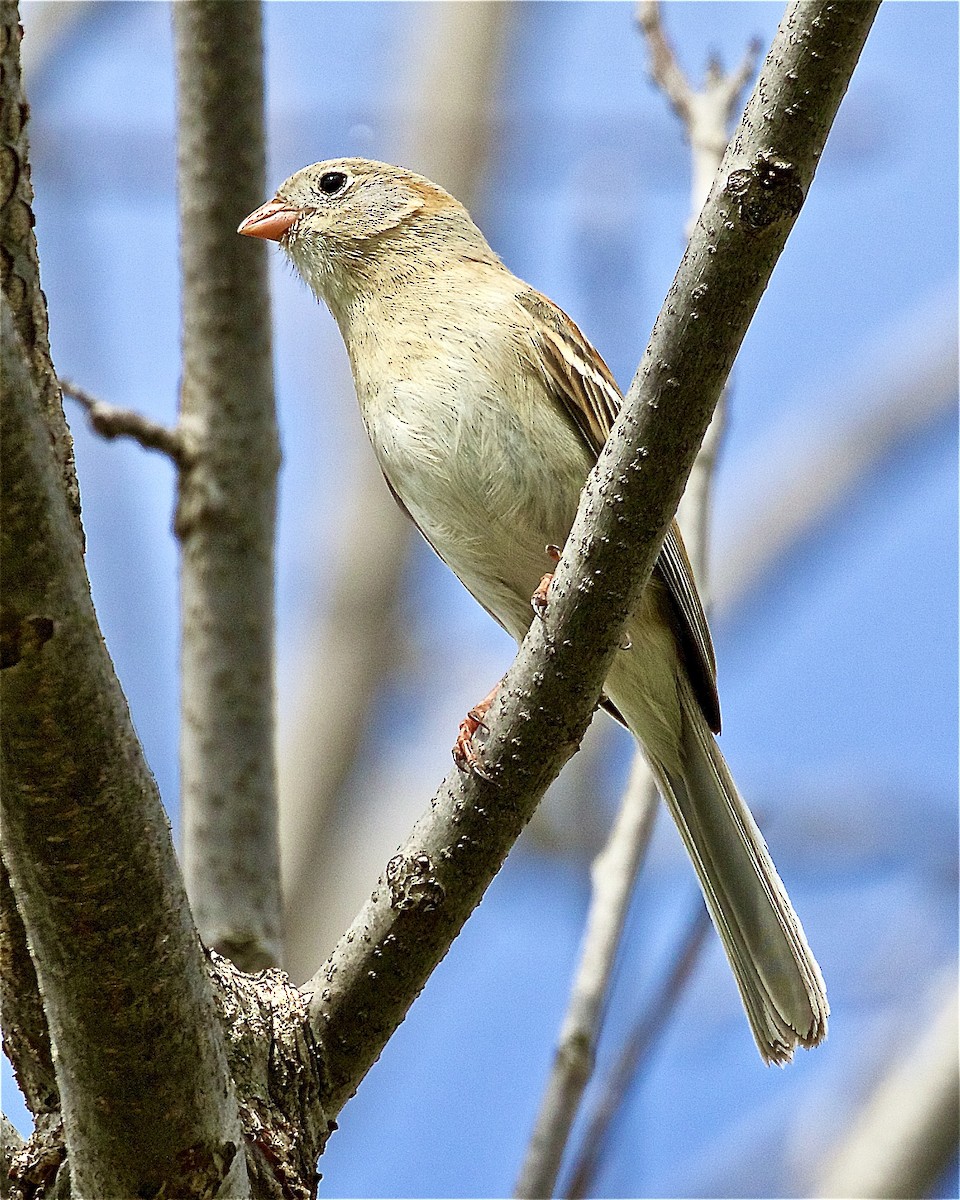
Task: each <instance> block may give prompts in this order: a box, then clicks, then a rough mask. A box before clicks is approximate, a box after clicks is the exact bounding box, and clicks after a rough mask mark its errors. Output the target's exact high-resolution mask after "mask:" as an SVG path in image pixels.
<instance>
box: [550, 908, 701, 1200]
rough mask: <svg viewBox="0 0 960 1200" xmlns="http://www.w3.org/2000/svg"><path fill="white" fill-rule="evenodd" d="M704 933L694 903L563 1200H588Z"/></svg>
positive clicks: (608, 1086)
mask: <svg viewBox="0 0 960 1200" xmlns="http://www.w3.org/2000/svg"><path fill="white" fill-rule="evenodd" d="M709 932H710V916H709V914H708V912H707V909H706V906H705V905H704V903H703V901H702V900H701V899H700V898H699V897H698V898H697V907H696V910H695V911H694V912H693V914H692V915H691V917H690V920H689V922H688V924H687V928H686V931H685V932H684V934H683V936H682V938H681V939H680V942H679V943H678V945H677V949H676V952H675V954H674V958H673V963H672V965H671V966H670V969H669V970H668V971H667V973H666V975H665V976H664V978H663V982H662V984H661V986H660V989H659V990H658V992H657V993H656V995H655V996H654V997H653V1000H652V1001H651V1002H650V1006H649V1008H648V1009H647V1011H646V1012H645V1013H644V1014H643V1016H642V1017H641V1018H640V1020H639V1021H637V1023H636V1025H634V1027H633V1029H632V1031H631V1033H630V1036H629V1037H628V1038H627V1040H626V1041H625V1042H624V1044H623V1047H622V1049H621V1050H620V1054H619V1055H618V1056H617V1060H616V1062H615V1063H614V1065H613V1067H612V1068H611V1069H610V1072H609V1074H608V1075H607V1078H606V1080H605V1082H604V1085H603V1091H602V1094H601V1096H600V1099H599V1100H598V1102H597V1105H596V1107H595V1108H594V1111H593V1115H592V1116H591V1118H590V1122H589V1124H588V1125H587V1128H586V1131H585V1133H584V1135H583V1139H582V1141H581V1143H580V1151H579V1153H578V1155H577V1157H576V1159H575V1160H574V1163H573V1169H572V1171H571V1175H570V1182H569V1183H568V1184H567V1186H566V1188H565V1189H564V1195H565V1196H567V1197H568V1200H581V1197H583V1196H589V1195H592V1194H593V1185H594V1183H595V1181H596V1174H597V1168H598V1166H599V1164H600V1162H601V1161H602V1159H603V1154H604V1151H605V1149H606V1145H607V1138H608V1135H609V1132H610V1127H611V1125H612V1124H613V1121H614V1119H615V1117H616V1115H617V1113H618V1112H619V1111H620V1109H621V1108H622V1106H623V1101H624V1098H625V1097H626V1095H627V1092H628V1091H629V1089H630V1086H631V1084H632V1083H633V1080H634V1079H635V1078H636V1075H637V1071H638V1070H639V1069H640V1066H641V1065H642V1063H643V1061H644V1059H645V1058H646V1056H647V1055H648V1054H649V1053H650V1051H651V1050H652V1049H653V1047H654V1046H655V1045H656V1041H657V1038H658V1037H659V1035H660V1033H661V1031H662V1030H663V1028H664V1026H665V1025H666V1024H667V1022H668V1021H669V1020H670V1017H671V1015H672V1014H673V1013H674V1011H675V1010H676V1007H677V1002H678V1000H679V999H680V997H681V996H682V995H683V991H684V988H685V987H686V986H687V982H688V980H689V979H690V977H691V975H692V974H693V969H694V967H695V966H696V965H697V960H698V959H699V957H700V951H701V950H702V949H703V946H704V944H705V943H706V940H707V934H708V933H709Z"/></svg>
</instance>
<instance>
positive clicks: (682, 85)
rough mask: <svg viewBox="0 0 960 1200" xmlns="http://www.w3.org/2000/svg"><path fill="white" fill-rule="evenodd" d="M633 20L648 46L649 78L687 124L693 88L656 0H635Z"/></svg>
mask: <svg viewBox="0 0 960 1200" xmlns="http://www.w3.org/2000/svg"><path fill="white" fill-rule="evenodd" d="M636 20H637V26H638V28H639V29H640V32H641V33H642V34H643V36H644V38H645V40H646V43H647V46H648V47H649V49H650V78H651V79H652V80H653V82H654V83H655V84H656V85H657V87H658V88H659V89H660V90H661V91H662V92H663V94H664V95H665V96H666V97H667V99H668V100H669V101H670V104H671V105H672V107H673V111H674V112H675V113H676V114H677V116H678V117H679V118H680V120H681V121H683V123H684V125H689V123H690V101H691V98H692V96H693V89H692V88H691V87H690V84H689V82H688V81H687V77H686V75H684V73H683V70H682V69H681V67H680V64H679V63H678V62H677V57H676V55H675V54H674V52H673V47H672V46H671V45H670V43H669V42H668V41H667V37H666V34H665V33H664V32H663V25H662V24H661V21H660V5H659V4H658V3H657V0H639V2H638V4H637V11H636Z"/></svg>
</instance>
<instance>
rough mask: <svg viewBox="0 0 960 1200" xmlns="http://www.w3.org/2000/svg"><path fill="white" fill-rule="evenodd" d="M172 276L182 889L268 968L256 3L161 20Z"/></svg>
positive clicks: (269, 626) (267, 598)
mask: <svg viewBox="0 0 960 1200" xmlns="http://www.w3.org/2000/svg"><path fill="white" fill-rule="evenodd" d="M173 17H174V28H175V33H176V47H177V77H178V130H179V133H178V173H179V192H180V246H181V266H182V272H183V337H182V341H183V383H182V389H181V397H180V423H179V429H180V436H181V439H182V445H183V458H182V460H181V465H180V472H179V495H178V500H177V515H176V531H177V535H178V537H179V538H180V544H181V548H182V552H183V553H182V560H181V610H182V633H183V636H182V657H181V673H182V674H181V689H182V691H181V695H182V712H183V728H182V733H181V784H182V792H181V795H182V811H183V829H184V873H185V876H186V880H187V890H188V892H189V894H190V899H191V903H192V904H193V910H194V914H195V916H196V920H197V926H198V928H199V930H200V934H201V936H202V938H203V940H204V942H205V944H206V945H208V946H212V947H214V948H216V949H217V950H219V951H221V953H223V954H226V955H228V956H229V957H230V958H232V959H233V961H234V962H236V963H237V965H238V966H240V967H242V968H244V969H245V970H256V969H259V968H261V967H266V966H271V965H275V964H276V963H278V962H279V960H280V863H279V850H278V847H277V797H276V765H275V761H274V678H273V637H274V630H273V620H274V601H273V594H274V560H273V553H274V551H273V540H274V525H275V516H276V485H277V471H278V469H279V465H280V451H279V442H278V436H277V428H276V420H275V417H274V403H273V377H272V366H271V360H270V307H269V294H268V291H267V276H266V258H265V254H266V251H265V247H264V246H263V245H261V244H259V243H258V242H256V241H255V240H254V239H251V238H241V237H237V235H236V229H237V225H238V224H239V223H240V220H241V219H242V218H243V217H244V216H245V215H246V214H247V213H248V212H250V211H251V209H253V208H256V206H257V205H258V204H260V203H261V202H262V200H263V195H264V188H265V186H266V185H265V166H264V162H265V152H264V134H263V61H262V60H263V47H262V39H261V28H260V26H261V12H260V5H259V4H255V3H247V4H236V3H232V2H229V0H185V2H182V3H179V4H175V5H174V6H173Z"/></svg>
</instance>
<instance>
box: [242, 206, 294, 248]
mask: <svg viewBox="0 0 960 1200" xmlns="http://www.w3.org/2000/svg"><path fill="white" fill-rule="evenodd" d="M299 216H300V210H299V209H298V208H293V207H292V205H289V204H285V203H284V202H283V201H282V200H268V201H267V203H266V204H261V205H260V207H259V208H258V209H256V211H255V212H252V213H251V214H250V216H249V217H244V218H243V220H242V221H241V222H240V225H239V227H238V228H237V233H243V234H246V235H247V237H258V238H266V239H267V241H271V242H278V241H279V240H280V238H281V237H282V236H283V235H284V234H285V233H286V232H287V230H288V229H289V228H290V226H291V225H292V224H293V223H294V221H295V220H296V219H297V217H299Z"/></svg>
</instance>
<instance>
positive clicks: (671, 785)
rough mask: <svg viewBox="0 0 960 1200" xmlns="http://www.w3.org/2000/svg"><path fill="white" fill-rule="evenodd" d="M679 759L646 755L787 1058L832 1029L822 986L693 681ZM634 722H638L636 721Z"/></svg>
mask: <svg viewBox="0 0 960 1200" xmlns="http://www.w3.org/2000/svg"><path fill="white" fill-rule="evenodd" d="M680 701H681V708H682V710H683V733H682V738H681V752H682V767H681V769H680V770H678V769H677V768H676V767H673V768H667V767H666V766H664V764H662V763H660V762H658V761H657V760H656V759H655V758H653V757H651V758H650V765H651V768H652V770H653V772H654V775H655V776H656V778H657V782H658V784H659V786H660V789H661V791H662V793H663V796H664V799H665V801H666V803H667V805H668V807H669V809H670V812H671V815H672V816H673V818H674V821H675V822H676V824H677V828H678V829H679V831H680V836H681V838H682V839H683V842H684V845H685V846H686V848H687V851H688V852H689V854H690V858H691V859H692V861H693V865H694V868H695V869H696V873H697V878H698V879H699V881H700V886H701V888H702V889H703V894H704V899H705V900H706V903H707V908H708V910H709V912H710V915H711V917H712V918H713V921H714V924H715V925H716V927H717V932H718V933H719V934H720V939H721V941H722V942H723V947H724V950H725V951H726V954H727V958H728V959H729V960H730V965H731V967H732V968H733V973H734V976H735V977H736V981H737V985H738V987H739V989H740V995H741V997H742V999H743V1004H744V1008H745V1009H746V1012H747V1017H748V1019H749V1021H750V1027H751V1029H752V1031H753V1036H754V1038H755V1039H756V1042H757V1046H758V1047H759V1049H760V1053H761V1055H762V1056H763V1058H764V1059H765V1061H767V1062H772V1063H778V1064H783V1063H787V1062H789V1061H790V1059H791V1058H792V1057H793V1051H794V1049H795V1048H796V1046H797V1045H801V1046H815V1045H816V1044H817V1043H818V1042H820V1041H822V1040H823V1038H824V1037H825V1036H826V1032H827V1016H828V1014H829V1006H828V1004H827V997H826V990H825V987H824V983H823V977H822V975H821V974H820V968H819V967H818V966H817V962H816V959H815V958H814V957H813V954H812V953H811V951H810V947H809V946H808V945H807V940H806V937H805V936H804V932H803V927H802V926H801V924H800V919H799V917H798V916H797V914H796V912H795V911H794V909H793V905H792V904H791V903H790V899H789V897H788V896H787V893H786V890H785V888H784V886H783V884H782V883H781V881H780V877H779V876H778V874H777V871H776V868H775V867H774V865H773V861H772V859H771V858H770V854H769V851H768V850H767V846H766V843H765V842H764V840H763V836H762V834H761V833H760V830H759V829H758V828H757V824H756V822H755V821H754V819H753V816H752V815H751V813H750V810H749V809H748V808H747V806H746V804H745V803H744V801H743V799H742V798H741V796H740V794H739V792H738V791H737V787H736V784H735V783H734V782H733V778H732V777H731V775H730V771H729V769H728V767H727V764H726V763H725V762H724V759H723V755H722V754H721V753H720V748H719V747H718V746H717V743H716V741H715V740H714V738H713V735H712V733H711V732H710V730H709V729H708V728H707V724H706V721H705V720H704V718H703V715H702V714H701V712H700V708H699V705H698V704H697V701H696V699H695V697H694V696H693V694H692V691H690V689H689V685H688V684H687V683H686V681H685V680H684V681H683V682H682V683H681V684H680ZM635 732H636V731H635Z"/></svg>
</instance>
